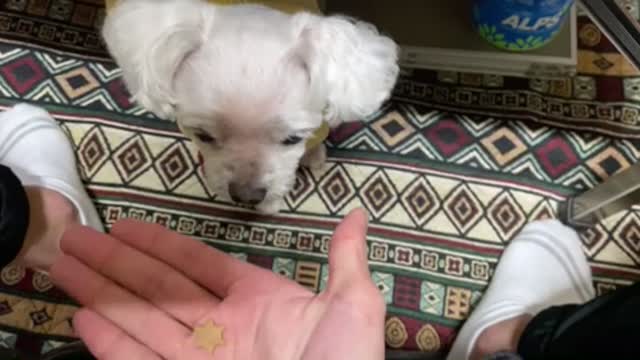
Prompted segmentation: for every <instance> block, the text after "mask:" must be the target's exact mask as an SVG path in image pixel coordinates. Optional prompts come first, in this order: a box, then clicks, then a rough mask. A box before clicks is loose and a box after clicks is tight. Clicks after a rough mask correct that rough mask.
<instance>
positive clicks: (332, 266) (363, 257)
mask: <svg viewBox="0 0 640 360" xmlns="http://www.w3.org/2000/svg"><path fill="white" fill-rule="evenodd" d="M368 222H369V221H368V215H367V213H366V211H365V210H364V209H355V210H353V211H351V212H350V213H349V214H348V215H347V216H346V217H345V218H344V220H342V222H340V224H338V226H337V227H336V230H335V231H334V233H333V237H332V238H331V243H330V245H329V286H328V287H329V288H330V289H334V290H336V289H337V288H344V287H352V286H354V285H358V284H368V283H372V280H371V275H370V273H369V263H368V261H367V248H366V240H367V227H368Z"/></svg>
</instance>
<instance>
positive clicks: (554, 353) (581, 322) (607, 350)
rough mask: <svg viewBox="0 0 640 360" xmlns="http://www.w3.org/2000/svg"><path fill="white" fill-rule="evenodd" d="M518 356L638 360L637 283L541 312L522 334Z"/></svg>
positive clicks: (527, 358) (547, 359)
mask: <svg viewBox="0 0 640 360" xmlns="http://www.w3.org/2000/svg"><path fill="white" fill-rule="evenodd" d="M518 353H519V354H520V355H521V356H522V357H523V358H524V359H525V360H538V359H540V360H542V359H544V360H553V359H562V360H567V359H612V360H614V359H615V360H625V359H629V360H631V359H633V360H636V359H640V283H636V284H635V285H633V286H630V287H626V288H621V289H618V290H616V291H614V292H612V293H609V294H606V295H603V296H600V297H598V298H596V299H594V300H592V301H591V302H588V303H586V304H584V305H568V306H559V307H553V308H549V309H547V310H544V311H542V312H541V313H540V314H538V315H537V316H535V317H534V318H533V319H532V320H531V322H530V323H529V324H528V326H527V327H526V329H525V330H524V332H523V334H522V337H521V338H520V342H519V344H518Z"/></svg>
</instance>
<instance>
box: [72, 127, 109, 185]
mask: <svg viewBox="0 0 640 360" xmlns="http://www.w3.org/2000/svg"><path fill="white" fill-rule="evenodd" d="M78 154H79V156H78V161H79V162H80V164H81V165H82V168H84V171H85V172H86V176H89V177H93V175H94V174H95V173H96V172H97V171H98V170H100V168H101V167H102V165H104V163H105V162H106V161H107V160H109V155H110V154H109V149H108V142H107V139H106V138H105V136H104V134H103V133H102V131H100V128H99V127H98V126H94V127H93V128H92V129H91V130H89V131H88V132H87V134H86V135H85V136H84V138H83V139H82V141H81V142H80V144H78Z"/></svg>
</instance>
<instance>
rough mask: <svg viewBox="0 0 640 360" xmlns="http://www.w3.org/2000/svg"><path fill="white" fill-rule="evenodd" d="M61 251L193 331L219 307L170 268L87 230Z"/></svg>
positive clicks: (66, 240) (70, 234)
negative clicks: (198, 322) (198, 323)
mask: <svg viewBox="0 0 640 360" xmlns="http://www.w3.org/2000/svg"><path fill="white" fill-rule="evenodd" d="M61 246H62V251H63V252H64V253H66V254H69V255H71V256H73V257H75V258H77V259H80V260H81V261H82V262H83V263H85V264H86V265H88V266H89V267H90V268H92V269H94V270H96V271H97V272H99V273H101V274H103V275H104V276H106V277H107V278H110V279H112V280H113V281H115V282H116V283H119V284H121V285H122V286H123V287H125V288H126V289H128V290H129V291H132V292H134V293H136V294H137V295H139V296H140V297H142V298H144V299H147V300H149V301H150V302H151V303H153V304H154V305H155V306H157V307H158V308H160V309H162V310H164V311H165V312H167V313H169V314H170V315H171V316H173V317H175V318H176V319H178V320H179V321H181V322H182V323H184V324H186V325H187V326H189V327H193V326H194V325H195V324H196V322H197V321H199V320H200V319H202V317H203V316H204V315H205V314H207V313H210V312H211V310H212V309H213V308H214V307H215V306H216V305H217V304H218V303H219V301H218V299H216V298H215V297H214V296H213V295H211V294H210V293H209V292H207V291H206V290H204V289H203V288H202V287H200V286H199V285H198V284H196V283H194V282H193V281H192V280H190V279H188V278H187V277H186V276H184V274H182V273H181V272H179V271H178V270H175V269H173V268H172V267H170V266H169V265H167V264H165V263H163V262H161V261H159V260H157V259H155V258H153V257H151V256H149V255H147V254H144V253H141V252H140V251H138V250H137V249H134V248H132V247H130V246H128V245H127V244H125V243H123V242H122V241H119V240H117V239H116V238H114V237H112V236H109V235H105V234H101V233H98V232H97V231H95V230H93V229H90V228H88V227H84V226H75V227H72V228H71V229H69V230H68V231H67V232H66V233H65V235H64V237H63V239H62V243H61Z"/></svg>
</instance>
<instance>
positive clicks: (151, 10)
mask: <svg viewBox="0 0 640 360" xmlns="http://www.w3.org/2000/svg"><path fill="white" fill-rule="evenodd" d="M213 11H214V10H213V7H211V6H207V5H206V3H204V2H203V1H200V0H118V5H117V6H116V7H115V8H113V9H110V10H109V14H108V16H107V18H106V19H105V24H104V28H103V30H102V35H103V37H104V39H105V42H106V44H107V47H108V49H109V52H110V53H111V55H112V56H113V58H114V59H115V61H116V63H118V65H119V66H120V67H121V68H122V72H123V77H124V81H125V84H126V85H127V87H128V89H129V91H130V92H131V94H132V95H133V97H134V98H135V100H136V101H138V103H140V105H142V106H143V107H144V108H146V109H147V110H149V111H151V112H153V113H155V114H156V115H158V116H159V117H163V118H172V117H173V115H174V106H175V101H174V96H173V79H174V77H175V74H176V72H177V71H178V68H179V66H180V64H181V63H182V62H183V61H184V60H185V58H186V57H187V56H188V55H189V54H190V53H191V52H193V51H195V50H196V49H197V48H198V47H199V46H200V45H201V44H202V42H203V41H204V39H203V38H204V34H205V26H206V24H207V23H208V21H211V20H212V16H213Z"/></svg>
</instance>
